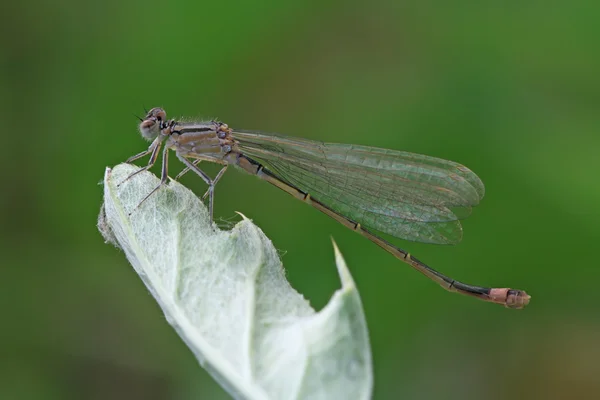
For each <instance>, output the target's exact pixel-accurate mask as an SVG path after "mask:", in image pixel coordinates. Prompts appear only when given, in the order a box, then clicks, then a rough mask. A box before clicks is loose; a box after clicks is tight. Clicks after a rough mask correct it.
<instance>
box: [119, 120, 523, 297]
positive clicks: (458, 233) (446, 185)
mask: <svg viewBox="0 0 600 400" xmlns="http://www.w3.org/2000/svg"><path fill="white" fill-rule="evenodd" d="M140 132H141V134H142V136H143V137H144V138H146V139H148V140H152V144H151V145H150V147H149V148H148V150H146V151H144V152H142V153H139V154H137V155H135V156H133V157H131V158H129V159H128V160H127V162H132V161H134V160H137V159H139V158H141V157H144V156H147V155H150V161H149V162H148V165H147V166H145V167H143V168H141V169H140V170H138V171H136V172H135V173H134V174H132V175H130V176H129V177H128V178H127V179H130V178H131V177H132V176H134V175H136V174H137V173H139V172H141V171H145V170H147V169H149V168H150V167H152V166H153V165H154V163H155V162H156V160H157V158H158V154H159V151H160V148H161V146H163V144H164V150H163V159H162V173H161V183H160V185H159V186H157V187H156V188H155V189H154V190H153V191H152V192H150V193H149V194H148V195H147V196H146V197H145V198H144V199H143V200H142V202H141V203H143V202H144V200H146V199H147V198H148V197H150V196H151V195H152V194H153V193H154V192H156V191H157V190H158V189H159V188H160V187H161V186H162V185H164V184H166V183H167V180H168V170H167V163H168V154H169V150H174V151H175V155H176V156H177V158H179V160H181V162H183V163H184V164H185V166H186V167H185V169H184V170H183V171H182V172H181V173H180V174H179V175H178V176H177V177H176V178H175V179H178V178H179V177H181V176H182V175H183V174H185V173H187V172H188V171H193V172H194V173H196V174H197V175H198V176H200V178H202V179H203V180H204V182H206V184H207V185H208V190H207V192H206V194H205V195H204V197H203V199H205V198H206V197H208V204H209V214H210V218H211V221H212V216H213V205H214V194H215V185H216V184H217V183H218V182H219V179H221V177H222V176H223V174H224V173H225V171H226V170H227V167H228V166H229V165H234V166H236V167H239V168H240V169H241V170H243V171H245V172H247V173H249V174H252V175H256V176H258V177H259V178H261V179H263V180H265V181H267V182H269V183H271V184H273V185H275V186H277V187H278V188H279V189H281V190H283V191H285V192H287V193H289V194H291V195H292V196H294V197H296V198H297V199H299V200H301V201H303V202H305V203H308V204H310V205H311V206H313V207H314V208H316V209H317V210H319V211H321V212H323V213H324V214H327V215H328V216H330V217H331V218H333V219H335V220H336V221H338V222H339V223H341V224H342V225H344V226H346V227H348V228H350V229H352V230H353V231H356V232H358V233H360V234H361V235H363V236H364V237H366V238H367V239H369V240H370V241H372V242H373V243H375V244H376V245H378V246H379V247H381V248H383V249H384V250H386V251H387V252H389V253H391V254H392V255H394V256H395V257H396V258H398V259H399V260H401V261H403V262H405V263H407V264H408V265H410V266H411V267H413V268H414V269H416V270H417V271H419V272H421V273H423V274H424V275H425V276H427V277H428V278H430V279H431V280H433V281H435V282H437V283H438V284H440V285H441V286H442V287H443V288H445V289H446V290H448V291H451V292H458V293H462V294H465V295H468V296H473V297H477V298H479V299H481V300H484V301H488V302H492V303H497V304H502V305H504V306H506V307H508V308H523V307H525V306H526V305H527V304H528V303H529V299H530V296H529V295H528V294H527V293H526V292H525V291H523V290H516V289H509V288H486V287H481V286H473V285H468V284H464V283H462V282H459V281H457V280H454V279H452V278H449V277H447V276H445V275H443V274H441V273H439V272H437V271H435V270H434V269H432V268H431V267H429V266H427V265H426V264H425V263H423V262H421V261H419V260H417V259H416V258H415V257H413V256H412V255H410V254H409V253H408V252H406V251H404V250H402V249H400V248H398V247H396V246H394V245H393V244H391V243H389V242H388V241H386V240H384V239H383V238H381V237H380V236H377V235H375V234H374V233H373V232H371V230H374V231H379V232H382V233H385V234H388V235H391V236H393V237H397V238H400V239H405V240H411V241H416V242H424V243H437V244H456V243H458V242H459V241H460V240H461V238H462V227H461V224H460V220H461V219H463V218H466V217H467V216H468V215H469V214H470V212H471V208H472V207H473V206H475V205H477V204H478V203H479V201H480V200H481V198H482V197H483V195H484V186H483V183H482V182H481V180H480V179H479V177H478V176H477V175H475V173H473V172H472V171H471V170H470V169H468V168H467V167H465V166H463V165H460V164H457V163H455V162H452V161H446V160H443V159H439V158H435V157H429V156H425V155H420V154H413V153H408V152H402V151H395V150H387V149H379V148H374V147H366V146H357V145H351V144H336V143H324V142H317V141H312V140H307V139H299V138H293V137H286V136H281V135H271V134H264V133H257V132H250V131H244V130H237V129H232V128H230V127H229V126H228V125H227V124H224V123H221V122H218V121H209V122H195V123H193V122H179V121H176V120H167V116H166V113H165V111H164V110H163V109H162V108H153V109H151V110H150V111H149V112H148V114H147V115H146V117H145V118H144V119H141V123H140ZM201 161H208V162H212V163H217V164H221V165H223V168H222V169H221V170H220V171H219V173H218V174H217V175H216V177H215V178H211V177H209V176H208V175H207V174H206V173H204V171H202V170H201V169H200V168H199V167H198V164H199V163H200V162H201ZM141 203H140V204H141ZM138 207H139V205H138Z"/></svg>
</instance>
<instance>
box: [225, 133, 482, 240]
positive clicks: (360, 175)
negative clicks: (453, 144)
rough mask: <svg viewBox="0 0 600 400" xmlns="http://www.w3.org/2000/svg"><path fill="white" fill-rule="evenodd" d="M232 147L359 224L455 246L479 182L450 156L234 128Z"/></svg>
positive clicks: (475, 199)
mask: <svg viewBox="0 0 600 400" xmlns="http://www.w3.org/2000/svg"><path fill="white" fill-rule="evenodd" d="M233 137H234V138H235V139H236V140H237V141H238V146H239V149H240V151H241V152H242V153H243V154H244V155H246V156H248V157H250V158H252V159H254V160H256V161H258V162H260V163H261V164H262V165H263V166H264V167H265V168H267V169H268V170H270V171H271V172H272V173H274V174H275V175H277V176H279V177H280V178H281V179H282V180H284V181H286V182H287V183H289V184H291V185H293V186H295V187H297V188H298V189H300V190H302V191H303V192H306V193H310V195H311V197H312V198H314V199H317V200H319V201H320V202H321V203H323V204H324V205H326V206H328V207H329V208H331V209H333V210H334V211H336V212H338V213H340V214H343V215H345V216H346V217H348V218H350V219H352V220H354V221H356V222H358V223H360V224H361V225H362V226H364V227H366V228H370V229H373V230H377V231H380V232H384V233H387V234H389V235H392V236H395V237H398V238H401V239H406V240H412V241H418V242H425V243H438V244H455V243H458V242H459V241H460V240H461V238H462V227H461V224H460V221H459V220H460V219H463V218H466V217H467V216H468V215H469V214H470V212H471V207H473V206H475V205H477V204H479V201H480V200H481V198H482V197H483V195H484V192H485V189H484V186H483V183H482V182H481V180H480V179H479V177H478V176H477V175H475V173H473V172H472V171H471V170H470V169H468V168H467V167H465V166H463V165H460V164H457V163H455V162H452V161H447V160H443V159H440V158H435V157H429V156H425V155H420V154H413V153H408V152H403V151H395V150H387V149H380V148H374V147H366V146H357V145H350V144H336V143H323V142H317V141H311V140H307V139H298V138H292V137H284V136H273V135H265V134H260V133H253V132H247V131H235V132H233Z"/></svg>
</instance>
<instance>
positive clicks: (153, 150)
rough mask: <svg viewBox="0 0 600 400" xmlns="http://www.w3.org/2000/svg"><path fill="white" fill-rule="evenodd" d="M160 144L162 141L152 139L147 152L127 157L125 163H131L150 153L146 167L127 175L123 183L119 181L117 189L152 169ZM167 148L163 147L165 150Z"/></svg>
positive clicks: (158, 138)
mask: <svg viewBox="0 0 600 400" xmlns="http://www.w3.org/2000/svg"><path fill="white" fill-rule="evenodd" d="M161 144H162V139H161V138H160V137H157V138H156V139H154V142H152V144H151V145H150V147H148V150H146V151H142V152H141V153H139V154H136V155H135V156H132V157H129V158H128V159H127V161H125V162H126V163H128V164H129V163H131V162H133V161H135V160H137V159H139V158H142V157H144V156H146V155H148V154H150V153H152V154H151V155H150V160H148V165H146V166H145V167H142V168H140V169H138V170H137V171H135V172H134V173H132V174H131V175H129V176H128V177H127V178H125V179H123V181H121V182H120V183H119V184H118V185H117V187H119V186H121V185H122V184H123V183H125V182H127V181H128V180H130V179H131V178H133V177H134V176H136V175H137V174H139V173H140V172H143V171H148V170H149V169H150V168H152V166H153V165H154V164H155V163H156V160H157V158H158V151H159V150H160V146H161ZM166 149H167V148H166V147H165V150H166Z"/></svg>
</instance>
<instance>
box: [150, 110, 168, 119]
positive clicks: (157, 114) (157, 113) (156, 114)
mask: <svg viewBox="0 0 600 400" xmlns="http://www.w3.org/2000/svg"><path fill="white" fill-rule="evenodd" d="M146 119H156V120H158V121H165V120H166V119H167V113H166V112H165V110H163V109H162V108H160V107H154V108H153V109H151V110H150V111H148V115H146Z"/></svg>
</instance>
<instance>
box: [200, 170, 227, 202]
mask: <svg viewBox="0 0 600 400" xmlns="http://www.w3.org/2000/svg"><path fill="white" fill-rule="evenodd" d="M227 167H228V165H226V166H224V167H223V168H221V170H220V171H219V173H218V174H217V176H215V179H213V181H212V185H211V187H209V188H208V190H207V191H206V193H204V195H203V196H202V201H204V200H206V196H208V195H209V194H210V195H211V196H212V197H213V198H214V193H215V186H217V182H219V179H221V177H222V176H223V174H225V171H227ZM211 189H212V190H211ZM213 200H214V199H213Z"/></svg>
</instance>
